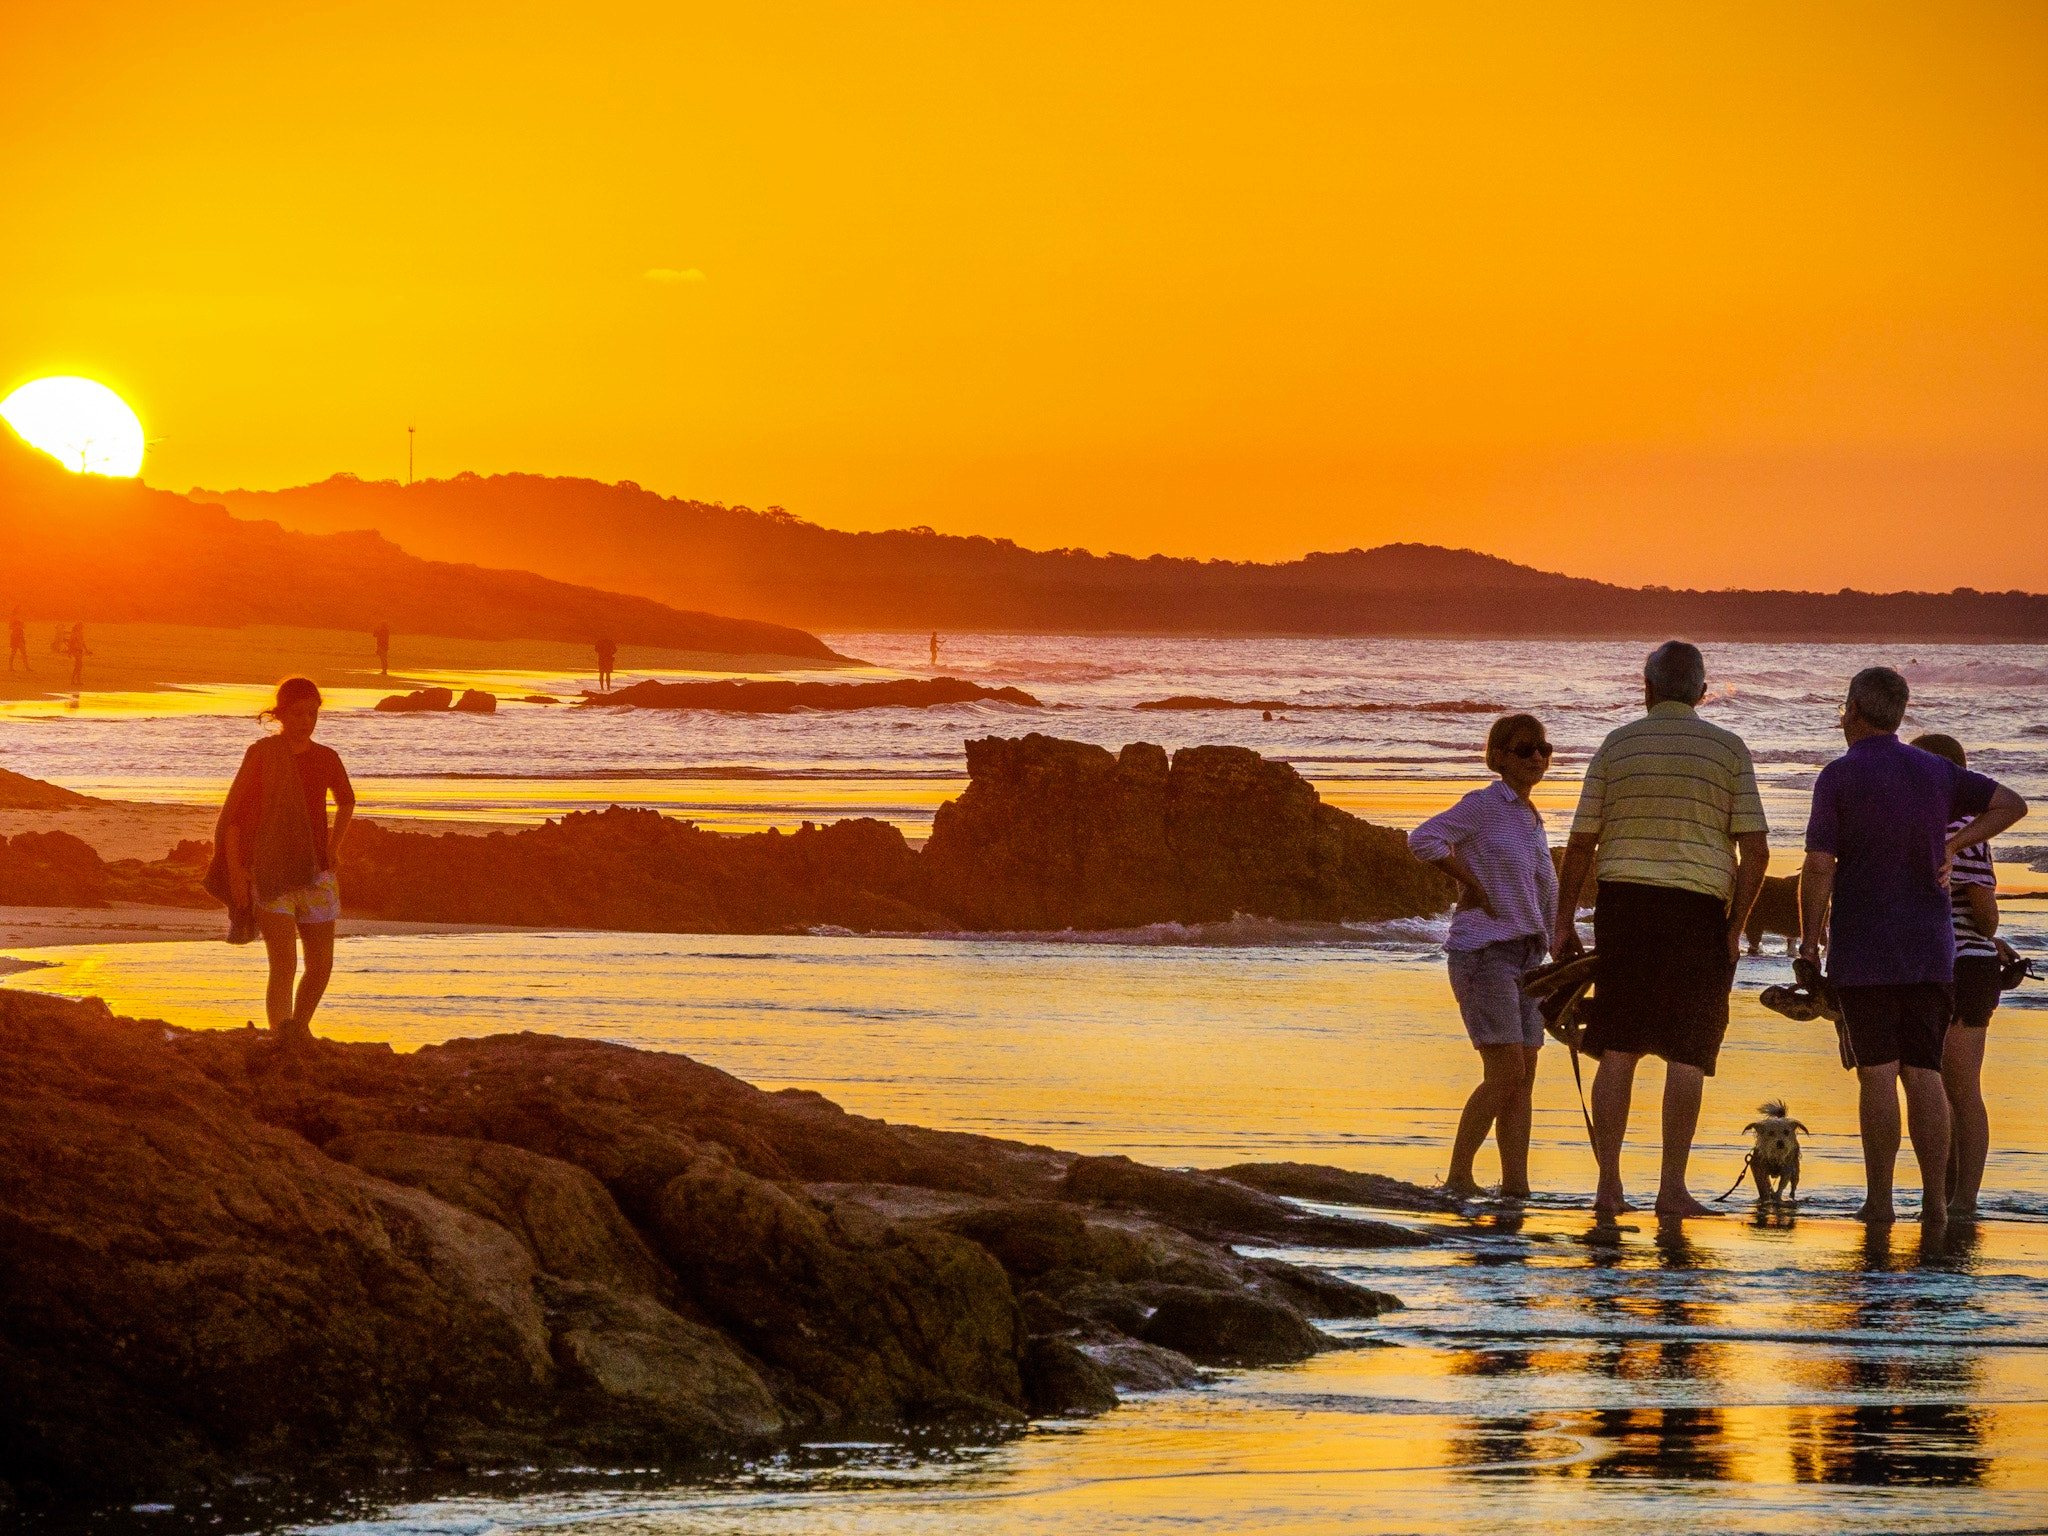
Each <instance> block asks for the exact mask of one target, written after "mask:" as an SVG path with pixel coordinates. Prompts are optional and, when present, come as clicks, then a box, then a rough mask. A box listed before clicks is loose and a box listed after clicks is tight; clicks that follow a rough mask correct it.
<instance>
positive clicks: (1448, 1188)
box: [1444, 1173, 1484, 1200]
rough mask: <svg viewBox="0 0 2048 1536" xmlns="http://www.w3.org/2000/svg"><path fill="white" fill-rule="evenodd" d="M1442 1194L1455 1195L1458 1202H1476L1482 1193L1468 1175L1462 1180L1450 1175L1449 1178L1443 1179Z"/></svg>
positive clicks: (1455, 1175)
mask: <svg viewBox="0 0 2048 1536" xmlns="http://www.w3.org/2000/svg"><path fill="white" fill-rule="evenodd" d="M1444 1193H1445V1194H1447V1195H1456V1196H1457V1197H1458V1198H1459V1199H1460V1200H1476V1199H1478V1198H1479V1196H1480V1195H1481V1194H1483V1193H1484V1191H1483V1190H1481V1189H1480V1187H1479V1185H1478V1183H1477V1182H1476V1181H1475V1180H1474V1179H1473V1177H1472V1175H1471V1174H1469V1173H1468V1174H1466V1175H1464V1176H1463V1177H1462V1178H1461V1177H1459V1176H1458V1175H1457V1174H1452V1175H1451V1176H1450V1177H1449V1178H1447V1179H1445V1180H1444Z"/></svg>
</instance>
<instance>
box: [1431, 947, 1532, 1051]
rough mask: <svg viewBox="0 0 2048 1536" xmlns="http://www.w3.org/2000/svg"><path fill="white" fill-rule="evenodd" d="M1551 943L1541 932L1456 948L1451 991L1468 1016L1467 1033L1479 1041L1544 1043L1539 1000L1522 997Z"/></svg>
mask: <svg viewBox="0 0 2048 1536" xmlns="http://www.w3.org/2000/svg"><path fill="white" fill-rule="evenodd" d="M1549 952H1550V946H1549V945H1548V944H1547V943H1545V942H1544V940H1542V939H1540V938H1538V937H1537V936H1536V935H1535V934H1529V935H1526V936H1525V937H1523V938H1519V939H1497V940H1495V941H1494V942H1493V943H1491V944H1482V945H1480V946H1479V948H1477V949H1454V950H1451V951H1450V962H1451V996H1453V997H1455V998H1456V999H1457V1000H1458V1012H1459V1013H1461V1014H1463V1015H1464V1018H1465V1033H1466V1034H1468V1035H1470V1036H1471V1037H1472V1043H1473V1044H1474V1045H1475V1046H1479V1045H1523V1046H1527V1047H1529V1048H1530V1049H1531V1050H1534V1049H1537V1048H1539V1047H1540V1046H1541V1045H1542V1044H1543V1015H1542V1013H1541V1012H1540V1011H1539V1010H1538V1008H1537V1000H1536V999H1535V998H1533V997H1524V996H1522V972H1524V971H1527V970H1532V969H1534V968H1535V967H1536V966H1539V965H1541V964H1542V963H1543V957H1544V956H1545V955H1546V954H1548V953H1549Z"/></svg>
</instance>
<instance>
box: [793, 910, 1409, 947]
mask: <svg viewBox="0 0 2048 1536" xmlns="http://www.w3.org/2000/svg"><path fill="white" fill-rule="evenodd" d="M808 932H810V933H811V934H812V935H813V936H814V937H817V938H856V937H862V935H859V934H856V933H855V932H854V930H852V929H850V928H840V927H835V926H832V925H829V924H827V925H824V926H820V927H817V928H812V929H809V930H808ZM1449 933H1450V920H1449V919H1448V918H1442V917H1403V918H1395V919H1392V920H1391V921H1388V922H1382V923H1312V922H1288V921H1285V920H1283V919H1279V918H1270V917H1246V916H1243V915H1242V914H1240V915H1239V916H1237V917H1233V918H1231V919H1230V920H1229V921H1227V922H1220V923H1147V924H1146V925H1144V926H1143V927H1140V928H1085V929H1084V928H1064V929H1060V930H1057V931H1039V930H1032V929H989V930H973V929H961V930H937V931H933V932H925V933H892V934H888V935H886V937H889V938H910V939H935V940H941V941H945V942H949V943H979V944H991V943H993V944H1104V945H1122V946H1126V947H1136V948H1150V949H1164V948H1180V949H1187V948H1201V949H1359V950H1377V951H1381V952H1384V953H1394V954H1402V953H1411V954H1425V953H1428V952H1430V951H1433V950H1435V949H1438V948H1440V947H1442V945H1443V942H1444V939H1445V937H1446V936H1447V935H1448V934H1449ZM868 936H869V937H872V935H868Z"/></svg>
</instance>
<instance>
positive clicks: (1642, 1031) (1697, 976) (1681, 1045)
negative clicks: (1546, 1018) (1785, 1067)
mask: <svg viewBox="0 0 2048 1536" xmlns="http://www.w3.org/2000/svg"><path fill="white" fill-rule="evenodd" d="M1593 947H1594V948H1595V949H1596V950H1598V951H1599V954H1600V974H1599V979H1598V980H1597V981H1596V982H1595V983H1594V985H1593V999H1592V1004H1593V1006H1592V1010H1591V1014H1592V1016H1591V1020H1590V1022H1589V1023H1588V1024H1587V1025H1586V1035H1585V1041H1584V1045H1583V1049H1584V1050H1585V1052H1586V1054H1588V1055H1589V1056H1591V1055H1598V1054H1600V1053H1601V1052H1603V1051H1610V1050H1612V1051H1627V1052H1629V1053H1630V1054H1631V1055H1636V1056H1662V1057H1663V1058H1664V1059H1665V1060H1666V1061H1678V1062H1684V1063H1685V1064H1686V1065H1687V1066H1692V1067H1698V1068H1699V1069H1700V1071H1702V1072H1704V1073H1706V1075H1707V1076H1709V1077H1712V1076H1713V1075H1714V1064H1715V1062H1716V1061H1717V1060H1718V1059H1719V1058H1720V1054H1721V1040H1722V1037H1723V1036H1725V1035H1726V1034H1727V1033H1728V988H1729V987H1730V986H1731V985H1732V984H1733V983H1734V980H1735V967H1734V966H1733V965H1732V964H1730V963H1729V960H1728V908H1727V906H1726V904H1725V903H1723V902H1722V901H1720V900H1719V899H1718V898H1716V897H1713V896H1708V895H1706V894H1705V893H1704V892H1701V891H1682V890H1679V889H1678V888H1677V887H1675V886H1669V885H1638V884H1635V883H1634V882H1632V881H1627V880H1602V881H1601V882H1600V894H1599V895H1598V896H1597V897H1596V898H1595V900H1594V904H1593Z"/></svg>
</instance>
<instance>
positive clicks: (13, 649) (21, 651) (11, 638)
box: [7, 608, 35, 672]
mask: <svg viewBox="0 0 2048 1536" xmlns="http://www.w3.org/2000/svg"><path fill="white" fill-rule="evenodd" d="M17 656H19V657H20V658H21V670H22V671H24V672H33V671H35V668H34V667H32V666H30V665H29V664H28V625H27V624H25V623H23V622H22V618H21V610H20V609H19V608H17V609H15V610H14V612H13V614H12V615H11V616H10V617H9V618H8V620H7V670H8V671H10V672H12V671H13V670H14V658H15V657H17Z"/></svg>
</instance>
